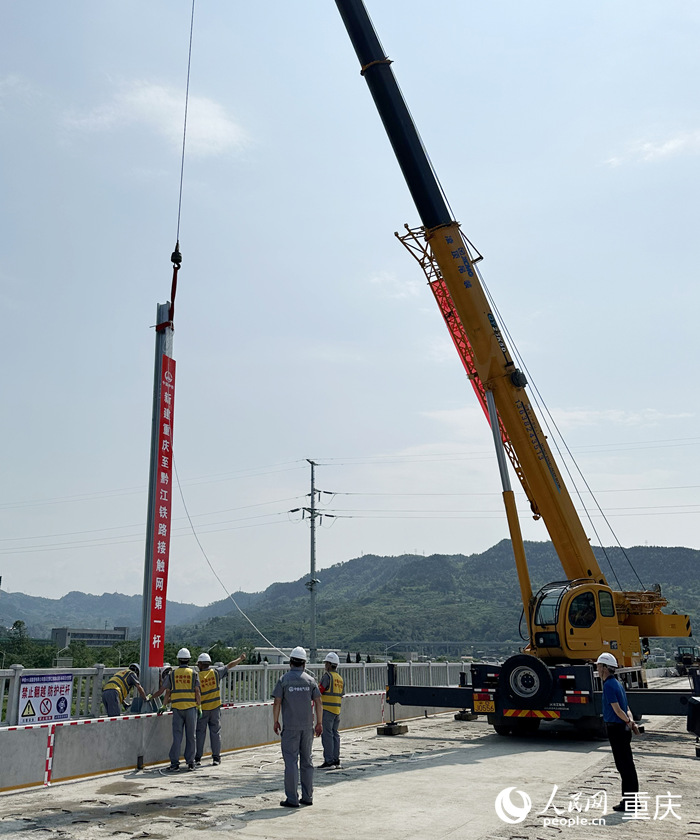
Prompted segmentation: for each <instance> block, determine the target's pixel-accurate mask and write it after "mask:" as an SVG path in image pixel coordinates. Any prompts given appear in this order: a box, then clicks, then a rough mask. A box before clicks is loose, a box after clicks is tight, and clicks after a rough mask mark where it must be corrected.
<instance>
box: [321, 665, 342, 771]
mask: <svg viewBox="0 0 700 840" xmlns="http://www.w3.org/2000/svg"><path fill="white" fill-rule="evenodd" d="M323 664H324V666H325V668H326V670H325V673H324V674H323V676H322V677H321V679H320V680H319V683H318V688H319V691H320V692H321V701H322V704H323V734H322V735H321V743H322V744H323V764H321V765H320V767H321V770H336V769H337V768H339V767H340V735H339V733H338V727H339V726H340V704H341V702H342V699H343V678H342V677H341V676H340V674H339V673H338V665H340V659H339V657H338V654H337V653H333V651H331V652H330V653H329V654H328V655H327V656H326V658H325V659H324V660H323Z"/></svg>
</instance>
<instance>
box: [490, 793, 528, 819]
mask: <svg viewBox="0 0 700 840" xmlns="http://www.w3.org/2000/svg"><path fill="white" fill-rule="evenodd" d="M513 791H515V793H516V796H517V797H519V798H520V799H521V800H522V804H516V803H515V802H513ZM495 808H496V813H497V814H498V817H499V819H501V820H503V822H504V823H510V824H511V825H513V824H515V823H521V822H522V821H523V820H524V819H525V818H526V817H527V815H528V814H529V813H530V811H531V810H532V800H531V799H530V797H529V796H528V795H527V794H526V793H525V791H524V790H515V788H514V787H508V788H503V790H502V791H501V792H500V793H499V794H498V796H497V797H496V802H495Z"/></svg>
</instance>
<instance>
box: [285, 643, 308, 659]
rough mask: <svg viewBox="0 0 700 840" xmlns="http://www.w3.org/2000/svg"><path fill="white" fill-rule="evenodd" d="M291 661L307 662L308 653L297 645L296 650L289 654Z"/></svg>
mask: <svg viewBox="0 0 700 840" xmlns="http://www.w3.org/2000/svg"><path fill="white" fill-rule="evenodd" d="M289 658H290V659H303V660H304V662H306V659H307V656H306V651H305V650H304V648H303V647H301V646H299V645H297V646H296V647H295V648H294V650H293V651H292V652H291V653H290V654H289Z"/></svg>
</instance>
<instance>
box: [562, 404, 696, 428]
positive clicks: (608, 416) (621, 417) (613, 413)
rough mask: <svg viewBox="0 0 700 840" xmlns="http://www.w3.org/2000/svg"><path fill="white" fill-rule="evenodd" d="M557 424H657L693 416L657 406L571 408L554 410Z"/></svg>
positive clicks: (630, 425) (628, 425)
mask: <svg viewBox="0 0 700 840" xmlns="http://www.w3.org/2000/svg"><path fill="white" fill-rule="evenodd" d="M553 414H554V417H555V419H556V421H557V425H558V426H560V427H563V426H568V427H570V428H571V427H581V426H599V425H601V424H605V425H606V426H625V427H632V426H657V425H659V424H661V423H667V422H668V421H669V420H683V419H688V418H689V417H692V414H689V413H687V412H677V413H674V414H671V413H668V412H663V411H657V410H656V409H655V408H641V409H639V410H637V411H625V410H623V409H616V408H608V409H603V410H600V411H596V410H591V409H570V410H563V411H554V412H553Z"/></svg>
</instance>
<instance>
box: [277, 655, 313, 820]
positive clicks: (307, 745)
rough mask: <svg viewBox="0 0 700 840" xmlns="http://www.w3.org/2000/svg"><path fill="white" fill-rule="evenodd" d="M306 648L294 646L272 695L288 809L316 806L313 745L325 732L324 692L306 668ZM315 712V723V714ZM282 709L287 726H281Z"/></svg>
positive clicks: (281, 803) (283, 803)
mask: <svg viewBox="0 0 700 840" xmlns="http://www.w3.org/2000/svg"><path fill="white" fill-rule="evenodd" d="M305 666H306V651H305V650H304V648H303V647H295V648H294V650H293V651H292V653H291V655H290V657H289V671H287V673H286V674H285V675H284V676H283V677H281V679H279V680H278V681H277V685H276V686H275V689H274V691H273V692H272V696H273V698H274V703H273V704H272V713H273V715H274V729H275V733H276V734H278V735H279V733H280V731H281V732H282V757H283V758H284V793H285V796H286V797H287V798H286V799H283V800H282V802H280V805H282V806H283V807H285V808H298V807H299V805H300V804H301V805H313V804H314V801H313V795H314V766H313V763H312V761H311V747H312V745H313V742H314V735H316V736H317V737H318V736H319V735H320V734H321V733H322V732H323V723H322V722H321V721H322V718H323V707H322V705H321V692H320V691H319V690H318V684H317V683H316V680H315V679H314V678H313V677H312V676H311V674H307V673H306V671H305V670H304V668H305ZM312 702H313V710H315V712H316V726H315V727H314V716H313V711H312ZM280 712H282V720H283V721H284V728H282V726H280ZM299 767H301V799H299V792H298V787H299Z"/></svg>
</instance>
